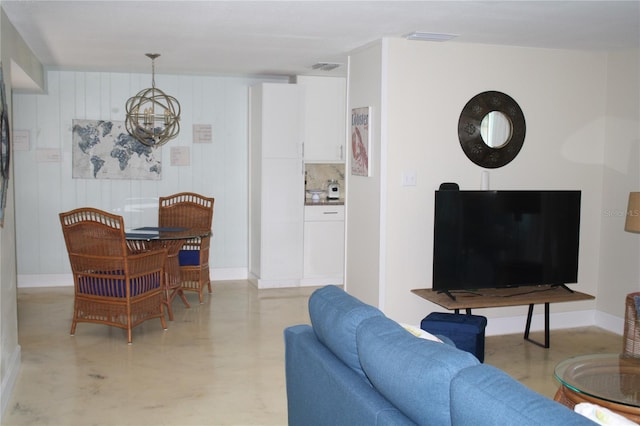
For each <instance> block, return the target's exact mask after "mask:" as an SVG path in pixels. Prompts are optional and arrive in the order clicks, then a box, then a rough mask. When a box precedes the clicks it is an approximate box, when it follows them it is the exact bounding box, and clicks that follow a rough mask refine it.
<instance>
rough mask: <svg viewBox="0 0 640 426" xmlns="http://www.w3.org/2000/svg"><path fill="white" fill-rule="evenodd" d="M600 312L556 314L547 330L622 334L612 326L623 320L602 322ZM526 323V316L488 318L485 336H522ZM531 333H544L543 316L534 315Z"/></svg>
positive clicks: (611, 317)
mask: <svg viewBox="0 0 640 426" xmlns="http://www.w3.org/2000/svg"><path fill="white" fill-rule="evenodd" d="M603 315H606V314H603V313H602V312H599V311H596V310H586V311H570V312H558V313H555V314H551V315H549V329H550V330H551V331H553V330H562V329H566V328H576V327H589V326H597V327H600V328H603V329H605V330H607V331H611V332H613V333H616V334H622V332H621V331H620V330H621V329H618V327H617V326H616V325H615V324H614V325H613V326H612V325H611V324H613V323H617V322H620V324H622V322H623V320H622V319H619V318H616V317H614V316H612V315H609V317H610V318H607V323H605V322H604V321H603ZM526 323H527V316H526V315H521V316H512V317H495V318H494V317H492V318H489V321H488V323H487V328H486V330H485V334H486V335H487V336H497V335H502V334H518V333H522V334H524V329H525V326H526ZM530 331H532V332H536V331H544V314H542V313H541V314H534V315H533V316H532V318H531V330H530Z"/></svg>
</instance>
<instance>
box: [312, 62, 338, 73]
mask: <svg viewBox="0 0 640 426" xmlns="http://www.w3.org/2000/svg"><path fill="white" fill-rule="evenodd" d="M340 65H342V64H338V63H335V62H318V63H317V64H313V65H312V66H311V69H314V70H320V71H331V70H334V69H336V68H338V67H339V66H340Z"/></svg>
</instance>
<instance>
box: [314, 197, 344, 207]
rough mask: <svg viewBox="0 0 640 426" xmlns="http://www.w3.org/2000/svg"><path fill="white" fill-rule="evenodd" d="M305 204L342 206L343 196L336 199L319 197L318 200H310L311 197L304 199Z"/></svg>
mask: <svg viewBox="0 0 640 426" xmlns="http://www.w3.org/2000/svg"><path fill="white" fill-rule="evenodd" d="M304 205H305V206H344V198H340V199H338V200H328V199H326V198H321V199H320V200H319V201H312V200H311V198H307V199H305V200H304Z"/></svg>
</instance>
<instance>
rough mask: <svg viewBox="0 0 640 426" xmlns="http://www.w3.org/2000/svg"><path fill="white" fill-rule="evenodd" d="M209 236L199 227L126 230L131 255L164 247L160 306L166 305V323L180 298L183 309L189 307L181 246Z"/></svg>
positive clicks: (149, 227)
mask: <svg viewBox="0 0 640 426" xmlns="http://www.w3.org/2000/svg"><path fill="white" fill-rule="evenodd" d="M208 235H211V230H210V229H202V228H160V227H156V226H144V227H140V228H133V229H129V230H126V231H125V237H126V239H127V246H128V247H129V249H130V250H131V251H133V252H141V251H146V250H153V249H157V248H164V249H166V250H167V258H166V260H165V265H164V283H163V295H164V297H163V303H164V304H165V306H166V309H167V313H168V315H169V320H170V321H173V309H172V302H173V299H174V298H175V297H176V296H180V299H182V302H183V303H184V305H185V307H187V308H190V307H191V305H190V304H189V301H188V300H187V298H186V296H185V295H184V292H183V291H182V288H181V280H180V260H179V257H178V255H179V253H180V249H181V248H182V246H183V244H184V243H185V242H186V241H188V240H191V239H193V238H203V237H206V236H208Z"/></svg>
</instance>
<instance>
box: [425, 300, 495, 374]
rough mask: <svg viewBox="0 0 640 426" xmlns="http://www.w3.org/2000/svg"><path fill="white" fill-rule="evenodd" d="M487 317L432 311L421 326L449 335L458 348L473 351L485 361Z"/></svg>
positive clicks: (429, 330)
mask: <svg viewBox="0 0 640 426" xmlns="http://www.w3.org/2000/svg"><path fill="white" fill-rule="evenodd" d="M486 327H487V318H485V317H482V316H479V315H462V314H449V313H444V312H432V313H430V314H429V315H427V316H426V317H425V318H424V319H423V320H422V322H421V323H420V328H421V329H423V330H424V331H428V332H429V333H431V334H441V335H444V336H447V337H448V338H450V339H451V340H453V343H455V344H456V347H457V348H458V349H461V350H463V351H467V352H471V353H472V354H473V355H475V356H476V358H478V360H479V361H480V362H484V329H485V328H486Z"/></svg>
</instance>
